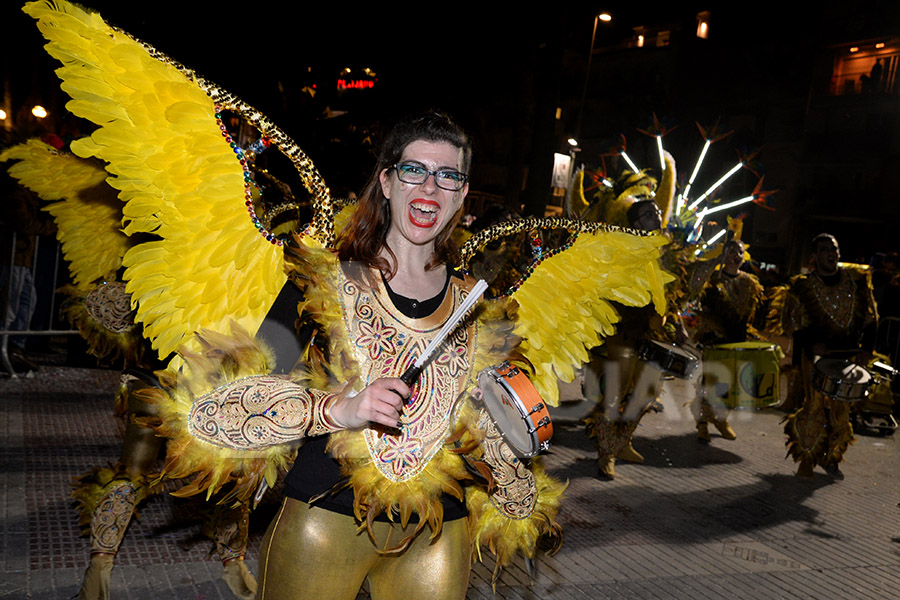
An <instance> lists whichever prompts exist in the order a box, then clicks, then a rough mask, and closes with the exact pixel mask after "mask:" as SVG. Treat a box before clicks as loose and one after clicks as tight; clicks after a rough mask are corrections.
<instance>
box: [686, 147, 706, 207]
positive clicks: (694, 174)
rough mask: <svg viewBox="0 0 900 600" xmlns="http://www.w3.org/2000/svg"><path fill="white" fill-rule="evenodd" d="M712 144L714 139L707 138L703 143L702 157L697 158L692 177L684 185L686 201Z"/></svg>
mask: <svg viewBox="0 0 900 600" xmlns="http://www.w3.org/2000/svg"><path fill="white" fill-rule="evenodd" d="M711 144H712V140H710V139H708V138H707V140H706V143H705V144H703V150H701V151H700V158H698V159H697V164H696V165H694V172H693V173H691V178H690V179H688V182H687V185H686V186H684V192H683V194H682V195H683V196H684V200H685V202H687V199H688V198H690V194H691V186H692V185H694V180H695V179H696V178H697V173H699V172H700V165H702V164H703V159H704V158H706V152H707V150H709V147H710V145H711ZM679 209H680V207H679Z"/></svg>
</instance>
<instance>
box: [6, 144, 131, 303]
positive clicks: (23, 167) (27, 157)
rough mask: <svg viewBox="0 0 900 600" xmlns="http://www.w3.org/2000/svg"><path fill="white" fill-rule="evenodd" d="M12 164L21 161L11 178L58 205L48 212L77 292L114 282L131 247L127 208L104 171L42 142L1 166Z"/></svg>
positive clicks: (13, 153)
mask: <svg viewBox="0 0 900 600" xmlns="http://www.w3.org/2000/svg"><path fill="white" fill-rule="evenodd" d="M7 160H18V161H19V162H17V163H16V164H14V165H12V166H11V167H10V168H9V174H10V175H12V176H13V177H15V178H16V179H18V180H19V181H20V182H21V183H22V185H24V186H25V187H27V188H28V189H30V190H31V191H33V192H34V193H36V194H37V195H38V196H40V197H41V198H42V199H43V200H47V201H50V202H52V203H51V204H50V205H48V206H46V207H44V209H43V210H46V211H47V212H49V213H50V214H51V215H53V220H54V221H55V222H56V227H57V238H58V239H59V241H60V243H61V244H62V251H63V256H64V257H65V258H66V260H67V261H69V270H70V271H71V273H72V278H73V279H74V280H75V285H76V287H77V289H78V290H79V291H81V292H88V291H90V290H91V289H93V283H94V282H95V281H96V280H98V279H102V280H111V279H113V278H114V276H115V273H116V271H117V270H118V268H119V267H120V266H122V257H123V256H124V255H125V251H126V250H127V249H128V247H129V246H130V242H129V240H128V238H127V237H126V236H125V234H123V233H122V231H121V225H120V223H121V220H122V203H121V202H120V201H119V200H118V199H117V198H116V194H115V191H114V190H113V189H112V188H110V187H109V186H108V185H106V177H107V175H108V174H107V172H106V171H104V170H103V166H102V165H101V164H100V163H98V162H96V161H86V160H83V159H81V158H78V157H76V156H72V155H71V154H68V153H65V152H59V151H57V150H56V149H55V148H53V147H52V146H49V145H47V144H45V143H44V142H42V141H40V140H36V139H34V140H29V141H27V142H25V143H24V144H19V145H17V146H13V147H12V148H8V149H7V150H5V151H4V152H3V153H2V154H0V162H2V161H7Z"/></svg>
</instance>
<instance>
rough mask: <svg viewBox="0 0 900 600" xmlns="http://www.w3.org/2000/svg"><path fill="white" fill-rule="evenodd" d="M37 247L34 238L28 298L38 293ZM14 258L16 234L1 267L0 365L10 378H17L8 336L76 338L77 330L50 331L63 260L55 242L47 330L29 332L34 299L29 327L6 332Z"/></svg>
mask: <svg viewBox="0 0 900 600" xmlns="http://www.w3.org/2000/svg"><path fill="white" fill-rule="evenodd" d="M40 246H41V236H35V242H34V255H33V256H32V261H31V268H30V269H28V271H30V276H31V281H30V282H28V284H29V285H30V286H31V289H30V290H29V292H30V293H31V294H36V293H37V285H36V284H37V282H39V281H41V280H39V279H38V277H37V276H38V274H39V273H38V263H39V260H38V258H39V257H38V251H39V250H40ZM15 256H16V234H15V233H13V234H12V240H11V242H10V246H9V261H8V262H7V263H6V264H5V265H4V266H5V267H6V268H5V271H6V272H5V274H4V275H5V279H6V285H5V288H6V290H5V292H6V297H5V299H4V300H5V302H3V304H2V308H3V310H2V313H0V315H2V319H0V326H2V327H0V361H2V363H3V368H4V369H5V370H6V372H7V373H8V374H9V376H10V377H16V376H17V375H16V372H15V369H13V366H12V363H11V362H10V359H9V338H10V336H13V337H19V336H58V335H78V330H77V329H53V323H54V321H55V311H56V287H57V286H56V282H57V278H58V276H59V263H60V260H61V259H62V249H61V244H60V243H59V242H58V241H57V242H56V254H55V256H54V259H53V272H52V280H51V281H52V284H51V289H52V293H51V294H50V298H49V307H48V308H47V310H46V313H45V316H46V323H47V328H46V329H33V328H32V326H33V325H32V324H33V323H34V322H35V320H36V317H38V316H39V315H37V314H36V311H37V304H38V302H37V300H38V299H37V298H35V305H36V307H35V314H32V315H31V316H30V318H29V320H28V323H26V324H25V325H26V328H25V329H7V328H6V327H7V323H8V319H9V316H8V315H9V306H10V304H11V302H12V301H13V291H14V287H16V286H14V283H15V282H14V279H15V278H16V277H15V272H16V270H17V266H16V265H15V264H14V262H15ZM21 268H23V269H27V267H21ZM41 274H43V273H41ZM22 281H23V282H24V278H23V279H22ZM16 291H19V292H21V290H20V289H16ZM29 312H30V311H29Z"/></svg>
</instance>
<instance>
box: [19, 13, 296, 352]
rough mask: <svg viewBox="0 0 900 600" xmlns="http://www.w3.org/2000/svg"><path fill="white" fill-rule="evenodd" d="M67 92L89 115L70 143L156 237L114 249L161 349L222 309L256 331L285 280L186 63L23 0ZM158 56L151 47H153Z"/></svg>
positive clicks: (219, 325)
mask: <svg viewBox="0 0 900 600" xmlns="http://www.w3.org/2000/svg"><path fill="white" fill-rule="evenodd" d="M24 11H25V12H26V13H28V14H29V15H31V16H32V17H34V18H35V19H37V20H38V27H39V29H40V30H41V33H42V34H43V35H44V37H46V38H47V39H48V40H49V43H48V44H47V46H46V49H47V51H48V52H49V53H50V54H51V55H52V56H54V57H55V58H57V59H59V60H60V61H61V62H62V63H63V66H62V67H61V68H60V69H58V70H57V74H58V75H59V76H60V78H61V79H62V80H63V84H62V89H63V90H64V91H66V92H67V93H68V94H69V95H70V96H71V97H72V100H71V101H69V103H68V104H67V108H68V109H69V110H70V111H72V112H73V113H74V114H75V115H77V116H79V117H83V118H85V119H88V120H91V121H93V122H94V123H96V124H97V125H99V126H100V128H99V129H97V130H96V131H95V132H94V133H93V134H92V135H91V136H90V138H85V139H84V140H80V141H79V142H76V143H74V144H73V145H72V150H73V152H75V153H76V154H77V155H79V156H82V157H97V158H100V159H102V160H104V161H106V162H107V167H106V168H107V171H108V172H109V173H110V174H111V175H112V176H111V177H109V179H108V182H109V184H110V185H111V186H112V187H113V188H115V189H117V190H119V198H120V199H121V200H122V201H124V202H125V206H124V209H123V214H124V219H125V223H126V226H125V232H126V233H127V234H129V235H132V234H135V233H150V234H155V235H156V236H159V238H160V239H158V240H156V241H151V242H146V243H143V244H140V245H138V246H136V247H134V248H132V249H131V250H130V251H128V253H127V254H126V255H125V257H124V265H125V266H126V271H125V275H124V277H125V279H126V281H128V291H129V292H130V293H131V294H132V298H133V302H134V303H136V304H137V307H138V312H137V316H136V320H137V321H139V322H141V323H143V325H144V335H145V336H146V337H147V338H149V339H150V340H151V341H152V343H153V347H154V349H156V350H157V352H158V354H159V355H160V357H165V356H167V355H169V354H170V353H172V352H174V351H175V350H177V349H178V348H179V346H181V345H182V344H184V343H188V342H189V341H190V340H191V334H192V333H193V332H195V331H199V330H201V329H212V330H218V331H227V330H228V324H229V322H230V321H232V320H234V321H237V322H238V323H239V324H240V325H241V326H242V327H243V328H245V329H247V330H248V331H250V332H255V331H256V330H257V329H258V327H259V325H260V323H261V322H262V320H263V318H264V317H265V315H266V312H267V311H268V309H269V307H270V306H271V304H272V302H274V299H275V297H276V296H277V294H278V291H279V290H280V289H281V286H282V285H283V284H284V282H285V280H286V276H285V275H284V269H283V256H282V250H281V248H280V247H279V246H277V245H275V244H272V243H270V241H267V240H266V239H265V238H264V237H262V236H261V235H260V233H259V231H258V230H257V228H256V227H255V226H254V224H253V222H252V221H251V219H250V217H249V215H248V211H247V207H246V206H245V205H244V171H243V168H242V165H241V163H240V161H239V158H238V156H237V154H236V152H235V150H234V149H232V147H230V146H229V144H228V142H227V141H226V140H225V138H224V137H223V132H222V131H221V130H220V128H219V123H218V122H217V119H216V107H215V103H214V101H213V100H212V98H211V97H210V96H209V95H208V94H207V93H206V91H204V88H202V87H201V86H200V85H199V83H198V82H197V81H195V80H194V78H193V76H192V74H191V73H190V72H187V71H185V70H180V69H179V68H178V67H177V66H176V65H174V64H173V63H170V61H168V60H167V59H165V58H164V57H162V56H161V55H159V54H158V53H156V52H155V51H152V49H150V48H149V47H146V46H145V45H143V44H141V43H139V42H138V41H136V40H134V39H132V38H131V37H129V36H128V35H127V34H125V33H123V32H120V31H117V30H115V29H113V28H111V27H109V26H108V25H107V24H106V23H105V22H104V21H103V19H102V18H101V17H100V16H99V15H97V14H94V13H89V12H87V11H85V10H83V9H81V8H79V7H76V6H74V5H72V4H69V3H66V2H56V3H53V4H50V3H48V2H31V3H29V4H27V5H26V6H25V8H24ZM156 57H159V58H156Z"/></svg>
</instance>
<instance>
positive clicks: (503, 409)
mask: <svg viewBox="0 0 900 600" xmlns="http://www.w3.org/2000/svg"><path fill="white" fill-rule="evenodd" d="M478 387H480V388H481V394H482V400H483V402H484V406H485V408H486V409H487V411H488V413H489V414H490V415H491V419H492V420H493V421H494V424H495V425H496V426H497V429H498V430H499V431H500V434H501V435H503V439H504V440H506V442H507V443H508V444H509V445H510V447H511V448H512V449H513V451H514V452H515V453H516V454H517V455H518V456H520V457H522V458H531V457H533V456H537V455H538V454H540V453H541V452H543V451H544V450H546V449H547V448H549V447H550V438H551V437H553V422H552V421H551V419H550V412H549V411H548V410H547V406H546V404H545V403H544V401H543V400H542V399H541V396H540V394H538V392H537V390H536V389H535V388H534V385H533V384H532V383H531V381H529V380H528V377H527V376H526V375H525V373H523V372H522V371H521V370H520V369H519V368H518V367H515V366H512V365H510V364H509V363H508V362H503V363H501V364H499V365H496V366H493V367H489V368H487V369H485V370H483V371H482V372H481V373H479V374H478Z"/></svg>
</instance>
